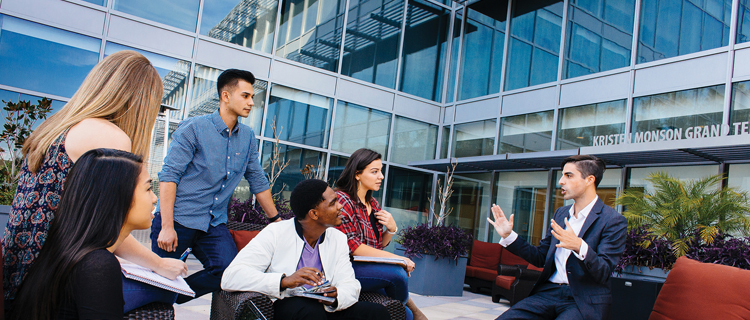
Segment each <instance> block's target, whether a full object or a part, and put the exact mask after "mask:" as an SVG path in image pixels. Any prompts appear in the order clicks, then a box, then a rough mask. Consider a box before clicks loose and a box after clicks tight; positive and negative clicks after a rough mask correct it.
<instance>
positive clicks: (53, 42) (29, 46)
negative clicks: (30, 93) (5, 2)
mask: <svg viewBox="0 0 750 320" xmlns="http://www.w3.org/2000/svg"><path fill="white" fill-rule="evenodd" d="M100 47H101V40H99V39H94V38H91V37H87V36H83V35H80V34H75V33H72V32H67V31H63V30H60V29H56V28H52V27H47V26H44V25H41V24H37V23H34V22H29V21H26V20H21V19H18V18H14V17H11V16H6V15H0V66H3V69H4V70H5V71H4V72H0V84H4V85H8V86H12V87H17V88H22V89H27V90H34V91H38V92H45V93H49V94H52V95H57V96H62V97H72V96H73V93H75V92H76V90H78V87H79V86H80V85H81V83H82V82H83V79H85V78H86V75H87V74H88V73H89V71H91V69H92V68H93V67H94V65H96V63H97V62H99V48H100Z"/></svg>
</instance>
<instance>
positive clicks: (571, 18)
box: [563, 0, 635, 79]
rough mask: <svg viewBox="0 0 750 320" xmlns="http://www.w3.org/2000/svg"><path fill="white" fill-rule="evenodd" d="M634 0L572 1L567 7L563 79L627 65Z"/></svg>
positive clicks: (631, 39)
mask: <svg viewBox="0 0 750 320" xmlns="http://www.w3.org/2000/svg"><path fill="white" fill-rule="evenodd" d="M634 15H635V0H621V1H604V0H587V1H582V0H575V1H571V2H570V6H569V7H568V29H567V34H566V38H565V43H566V44H567V45H566V47H565V62H564V64H563V77H564V78H566V79H567V78H573V77H577V76H582V75H587V74H591V73H596V72H600V71H607V70H611V69H616V68H622V67H626V66H629V65H630V48H631V47H632V43H633V19H634Z"/></svg>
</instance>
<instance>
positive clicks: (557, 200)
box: [549, 169, 622, 219]
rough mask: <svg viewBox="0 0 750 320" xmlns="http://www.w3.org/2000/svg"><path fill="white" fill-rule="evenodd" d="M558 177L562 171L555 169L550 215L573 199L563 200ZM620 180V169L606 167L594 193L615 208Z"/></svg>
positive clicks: (571, 202) (569, 203) (570, 202)
mask: <svg viewBox="0 0 750 320" xmlns="http://www.w3.org/2000/svg"><path fill="white" fill-rule="evenodd" d="M560 178H562V172H561V171H560V170H555V181H554V185H555V190H554V191H555V193H554V199H553V203H552V207H550V210H549V212H550V215H554V214H555V210H557V208H560V207H562V206H567V205H571V204H573V200H565V199H564V198H563V196H562V193H560V191H561V190H562V189H560V185H559V184H558V181H560ZM620 181H622V169H607V170H604V175H603V176H602V182H600V183H599V186H598V187H597V188H596V195H597V196H599V199H601V200H602V202H604V204H606V205H608V206H610V207H612V208H615V198H617V195H618V194H619V193H620V191H621V190H620ZM549 219H552V217H551V216H550V217H549Z"/></svg>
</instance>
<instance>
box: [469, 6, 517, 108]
mask: <svg viewBox="0 0 750 320" xmlns="http://www.w3.org/2000/svg"><path fill="white" fill-rule="evenodd" d="M496 9H497V11H499V12H506V11H507V5H505V6H503V5H498V6H497V8H496ZM467 12H468V19H467V20H466V25H465V27H464V42H463V47H462V51H463V53H462V54H461V75H460V76H459V80H458V83H459V87H460V89H459V93H458V100H463V99H471V98H474V97H479V96H484V95H488V94H492V93H497V92H500V75H501V74H502V72H501V69H502V60H503V44H504V43H505V15H503V16H502V17H503V20H502V21H500V20H495V19H493V18H492V17H490V16H488V15H485V14H483V13H481V12H479V11H475V10H472V9H469V10H468V11H467Z"/></svg>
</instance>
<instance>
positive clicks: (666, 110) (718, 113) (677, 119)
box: [631, 85, 724, 143]
mask: <svg viewBox="0 0 750 320" xmlns="http://www.w3.org/2000/svg"><path fill="white" fill-rule="evenodd" d="M723 113H724V85H718V86H712V87H706V88H698V89H690V90H684V91H677V92H669V93H662V94H657V95H653V96H646V97H638V98H634V99H633V125H632V129H631V131H632V132H633V135H632V138H631V139H632V142H634V143H639V142H653V141H665V140H680V139H691V138H702V137H712V136H719V133H720V131H721V122H722V115H723Z"/></svg>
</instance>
